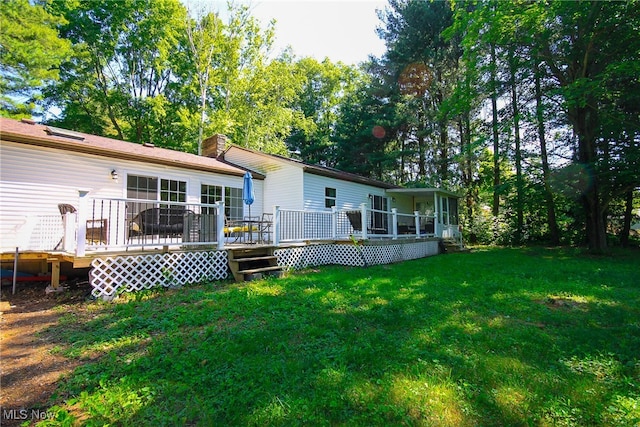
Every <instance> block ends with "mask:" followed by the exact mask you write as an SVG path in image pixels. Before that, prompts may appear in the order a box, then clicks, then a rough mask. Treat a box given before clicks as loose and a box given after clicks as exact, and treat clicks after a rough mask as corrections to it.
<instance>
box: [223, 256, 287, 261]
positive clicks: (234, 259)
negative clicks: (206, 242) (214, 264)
mask: <svg viewBox="0 0 640 427" xmlns="http://www.w3.org/2000/svg"><path fill="white" fill-rule="evenodd" d="M272 259H275V260H277V259H278V257H276V256H275V255H267V256H257V257H246V258H229V261H235V262H250V261H266V260H272Z"/></svg>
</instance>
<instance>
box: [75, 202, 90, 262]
mask: <svg viewBox="0 0 640 427" xmlns="http://www.w3.org/2000/svg"><path fill="white" fill-rule="evenodd" d="M78 194H79V196H80V201H79V203H78V234H77V239H78V241H77V244H76V256H78V257H81V256H84V254H85V248H86V245H87V210H88V209H89V200H88V199H89V198H88V197H87V195H88V194H89V191H87V190H79V191H78Z"/></svg>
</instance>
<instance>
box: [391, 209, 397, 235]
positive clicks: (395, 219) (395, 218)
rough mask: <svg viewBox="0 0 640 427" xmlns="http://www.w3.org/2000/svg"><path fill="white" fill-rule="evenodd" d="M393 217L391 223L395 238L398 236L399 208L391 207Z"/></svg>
mask: <svg viewBox="0 0 640 427" xmlns="http://www.w3.org/2000/svg"><path fill="white" fill-rule="evenodd" d="M391 218H392V221H393V224H392V225H391V229H392V230H393V239H394V240H395V239H397V238H398V208H391Z"/></svg>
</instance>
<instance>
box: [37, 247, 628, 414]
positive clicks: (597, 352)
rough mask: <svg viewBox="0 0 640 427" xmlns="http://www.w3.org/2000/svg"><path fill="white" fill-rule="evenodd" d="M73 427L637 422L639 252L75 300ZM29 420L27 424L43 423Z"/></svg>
mask: <svg viewBox="0 0 640 427" xmlns="http://www.w3.org/2000/svg"><path fill="white" fill-rule="evenodd" d="M45 335H46V336H47V337H48V338H49V339H52V337H53V339H56V340H57V342H59V346H58V347H57V351H59V352H62V353H63V354H66V355H68V356H69V357H77V358H80V359H82V360H84V361H85V363H84V364H83V365H82V366H81V367H80V368H78V369H77V370H76V371H75V372H74V373H73V375H72V376H71V377H69V378H67V379H66V380H65V381H63V382H62V384H61V387H60V389H59V392H58V395H57V397H56V399H57V403H58V405H57V406H55V407H54V408H53V409H54V410H55V411H57V420H56V421H47V422H46V424H47V425H61V424H65V423H69V422H70V420H71V419H72V418H75V419H77V420H80V422H81V423H82V424H83V425H104V424H106V423H109V424H115V425H136V426H137V425H154V426H155V425H167V426H176V425H185V424H188V425H303V424H305V425H362V426H370V425H434V426H448V425H450V426H466V425H469V426H471V425H481V426H492V425H495V426H505V425H508V426H518V425H554V426H560V425H575V426H584V425H611V426H614V425H615V426H624V425H626V426H638V425H640V252H639V251H632V252H620V253H617V254H616V255H614V256H610V257H591V256H587V255H582V254H581V253H580V252H579V251H577V250H574V249H543V248H535V249H493V248H491V249H478V250H475V251H474V252H473V253H470V254H448V255H443V256H437V257H431V258H426V259H421V260H415V261H410V262H405V263H401V264H394V265H387V266H376V267H370V268H348V267H326V268H320V269H317V270H308V271H303V272H296V273H292V274H290V275H289V276H288V277H286V278H283V279H270V280H263V281H255V282H250V283H245V284H239V285H237V284H232V283H223V284H220V283H218V284H209V285H202V286H193V287H187V288H183V289H178V290H159V291H153V292H145V293H140V294H137V295H129V296H127V297H123V298H121V299H120V300H118V301H117V302H112V303H102V302H95V303H87V305H86V306H85V307H83V308H82V309H81V310H80V311H79V312H73V313H71V312H70V313H67V314H66V315H65V316H64V317H63V319H62V321H61V322H60V324H59V325H57V326H56V327H54V328H51V329H49V330H48V331H47V332H46V333H45ZM43 424H44V423H43Z"/></svg>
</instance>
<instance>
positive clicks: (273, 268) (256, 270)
mask: <svg viewBox="0 0 640 427" xmlns="http://www.w3.org/2000/svg"><path fill="white" fill-rule="evenodd" d="M277 270H282V267H280V266H279V265H271V266H268V267H258V268H252V269H251V270H240V271H238V273H240V274H255V273H263V272H265V271H277Z"/></svg>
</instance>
